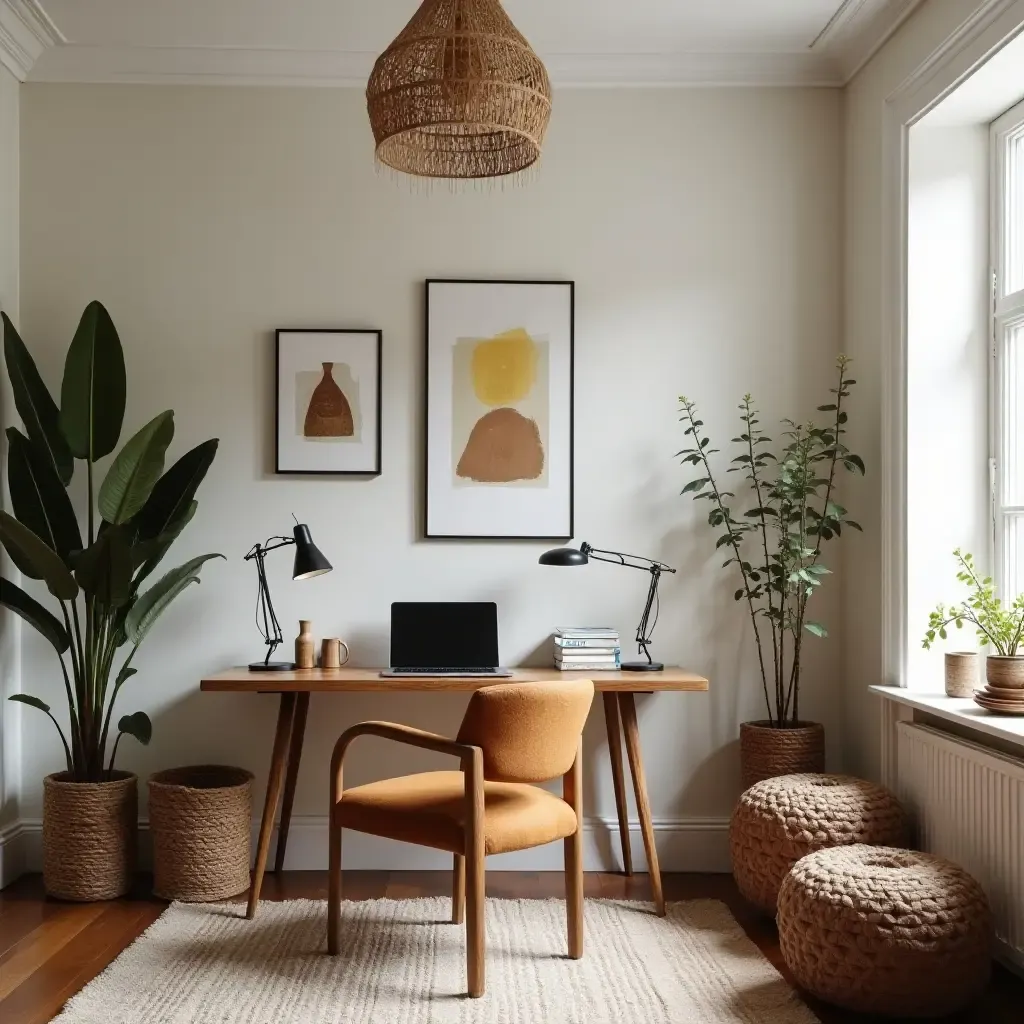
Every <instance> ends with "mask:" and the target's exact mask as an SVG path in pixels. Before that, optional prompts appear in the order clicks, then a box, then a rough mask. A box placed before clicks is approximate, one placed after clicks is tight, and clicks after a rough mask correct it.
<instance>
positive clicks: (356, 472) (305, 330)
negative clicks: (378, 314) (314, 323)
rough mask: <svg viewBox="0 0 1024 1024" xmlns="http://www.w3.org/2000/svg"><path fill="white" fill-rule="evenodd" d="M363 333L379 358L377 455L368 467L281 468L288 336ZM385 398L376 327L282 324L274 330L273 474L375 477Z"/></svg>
mask: <svg viewBox="0 0 1024 1024" xmlns="http://www.w3.org/2000/svg"><path fill="white" fill-rule="evenodd" d="M314 334H319V335H339V336H347V335H364V336H366V337H367V338H368V339H369V338H373V339H375V340H374V342H372V344H373V345H374V351H375V359H376V370H377V372H376V378H377V379H376V389H375V394H376V406H377V408H376V417H375V418H376V423H375V424H374V425H373V427H372V428H371V430H372V436H373V437H374V445H375V458H374V460H373V465H372V467H369V468H366V469H329V468H328V469H310V468H286V467H282V464H281V463H282V452H281V347H282V340H283V339H284V338H285V336H287V335H314ZM383 398H384V332H383V331H381V330H377V329H374V328H362V329H360V328H353V327H279V328H277V329H276V330H275V332H274V474H275V475H276V476H338V477H363V478H373V477H378V476H380V475H381V473H382V471H383V451H382V449H383V443H382V442H383Z"/></svg>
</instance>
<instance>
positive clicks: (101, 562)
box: [75, 527, 135, 608]
mask: <svg viewBox="0 0 1024 1024" xmlns="http://www.w3.org/2000/svg"><path fill="white" fill-rule="evenodd" d="M134 568H135V567H134V565H133V564H132V549H131V547H130V546H129V544H128V539H127V538H126V537H125V533H124V530H123V529H121V528H119V527H114V528H112V529H109V530H104V531H103V533H101V534H100V536H99V538H98V539H97V540H96V542H95V543H94V544H92V545H90V546H89V547H88V548H86V549H85V551H83V552H82V553H81V554H80V555H79V556H78V557H77V558H76V559H75V576H76V577H77V579H78V583H79V585H80V586H81V588H82V590H84V591H85V593H86V594H88V595H89V596H90V597H91V598H93V600H95V601H96V603H97V604H99V605H101V606H102V607H104V608H119V607H120V606H121V605H123V604H124V603H125V601H127V600H128V598H129V597H131V593H132V572H133V570H134Z"/></svg>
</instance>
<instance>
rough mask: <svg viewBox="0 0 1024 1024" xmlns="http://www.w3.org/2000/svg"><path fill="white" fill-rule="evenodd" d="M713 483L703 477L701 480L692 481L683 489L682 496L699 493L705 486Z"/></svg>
mask: <svg viewBox="0 0 1024 1024" xmlns="http://www.w3.org/2000/svg"><path fill="white" fill-rule="evenodd" d="M710 482H711V481H710V480H709V479H708V478H707V477H703V478H701V479H699V480H691V481H690V482H689V483H688V484H687V485H686V486H685V487H684V488H683V489H682V491H680V494H689V493H690V492H691V491H699V490H700V489H701V488H702V487H703V486H704V485H705V484H707V483H710Z"/></svg>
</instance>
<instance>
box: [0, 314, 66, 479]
mask: <svg viewBox="0 0 1024 1024" xmlns="http://www.w3.org/2000/svg"><path fill="white" fill-rule="evenodd" d="M0 316H2V317H3V324H4V359H5V361H6V363H7V374H8V376H9V377H10V378H11V389H12V390H13V391H14V405H15V407H16V408H17V410H18V415H19V416H20V417H21V418H22V420H23V421H24V423H25V429H26V430H27V431H28V436H29V437H30V438H31V439H32V443H33V444H35V445H36V446H37V447H38V448H39V450H40V451H41V452H45V453H46V458H47V459H48V460H49V461H50V462H51V463H52V465H53V468H54V472H55V473H56V474H57V476H58V478H59V479H60V481H61V483H64V484H68V483H70V482H71V475H72V473H73V472H74V469H75V460H74V459H73V458H72V457H71V452H70V450H69V449H68V443H67V441H65V440H64V435H63V434H62V433H61V430H60V422H59V421H60V413H59V412H58V411H57V403H56V402H54V400H53V399H52V398H51V397H50V392H49V391H47V389H46V385H45V384H44V383H43V379H42V377H40V376H39V371H38V370H37V369H36V364H35V362H34V360H33V359H32V356H31V355H30V354H29V351H28V349H27V348H26V347H25V343H24V342H23V341H22V340H21V338H20V337H19V336H18V332H17V331H16V330H15V329H14V324H12V323H11V321H10V319H9V318H8V316H7V314H6V313H3V314H0Z"/></svg>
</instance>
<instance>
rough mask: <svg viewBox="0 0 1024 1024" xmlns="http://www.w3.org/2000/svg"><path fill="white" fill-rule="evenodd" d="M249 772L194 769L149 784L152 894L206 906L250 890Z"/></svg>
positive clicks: (207, 767)
mask: <svg viewBox="0 0 1024 1024" xmlns="http://www.w3.org/2000/svg"><path fill="white" fill-rule="evenodd" d="M252 778H253V776H252V772H247V771H245V769H244V768H229V767H225V766H223V765H207V764H204V765H193V766H190V767H187V768H171V769H169V770H167V771H163V772H157V773H156V774H155V775H153V776H152V777H151V778H150V780H149V829H150V832H151V834H152V836H153V892H154V894H155V895H157V896H160V897H161V898H163V899H166V900H181V901H182V902H185V903H204V902H207V901H210V900H223V899H227V898H228V897H229V896H237V895H238V894H239V893H242V892H245V890H246V889H248V888H249V835H250V819H251V801H252V793H251V788H252Z"/></svg>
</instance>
